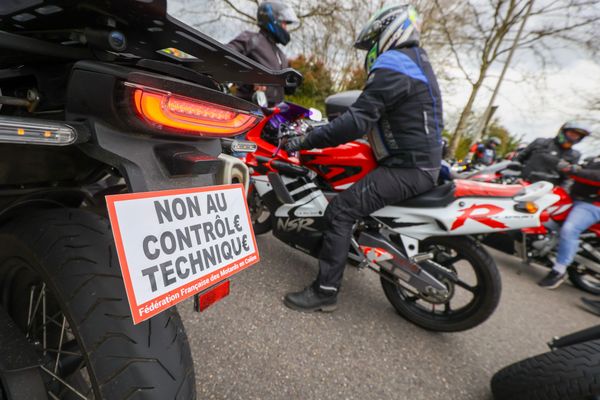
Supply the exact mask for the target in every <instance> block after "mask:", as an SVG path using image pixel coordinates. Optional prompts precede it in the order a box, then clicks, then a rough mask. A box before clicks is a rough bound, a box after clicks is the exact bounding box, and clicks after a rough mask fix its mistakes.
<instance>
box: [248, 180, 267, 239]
mask: <svg viewBox="0 0 600 400" xmlns="http://www.w3.org/2000/svg"><path fill="white" fill-rule="evenodd" d="M248 208H249V210H250V219H251V220H252V229H253V230H254V234H255V235H262V234H265V233H267V232H269V231H270V230H271V229H272V227H273V224H272V222H271V212H270V211H269V209H268V208H267V206H266V205H264V204H263V202H262V199H261V198H260V195H259V194H258V192H257V191H256V188H255V187H254V185H253V184H252V183H250V186H249V187H248Z"/></svg>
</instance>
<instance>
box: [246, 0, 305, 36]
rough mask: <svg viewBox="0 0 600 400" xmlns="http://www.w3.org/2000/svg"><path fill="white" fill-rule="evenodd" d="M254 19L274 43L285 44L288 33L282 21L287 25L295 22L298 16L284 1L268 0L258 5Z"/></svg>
mask: <svg viewBox="0 0 600 400" xmlns="http://www.w3.org/2000/svg"><path fill="white" fill-rule="evenodd" d="M256 21H257V22H258V26H260V27H261V28H262V29H264V30H265V32H267V33H268V34H269V35H270V36H271V37H272V38H273V40H275V42H276V43H281V44H282V45H284V46H285V45H287V44H288V43H289V42H290V34H289V32H288V31H287V29H285V27H284V25H282V23H283V22H285V23H286V24H287V25H292V24H296V23H297V22H298V17H297V16H296V13H295V12H294V9H293V8H292V7H291V6H290V5H289V4H287V3H286V2H285V1H283V0H269V1H263V2H261V3H260V4H259V5H258V9H257V11H256Z"/></svg>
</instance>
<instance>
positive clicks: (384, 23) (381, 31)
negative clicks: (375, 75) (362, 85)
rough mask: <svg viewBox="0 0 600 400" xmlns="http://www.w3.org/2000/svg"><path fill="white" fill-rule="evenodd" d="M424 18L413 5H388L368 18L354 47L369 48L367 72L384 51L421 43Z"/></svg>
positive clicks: (366, 63) (366, 64)
mask: <svg viewBox="0 0 600 400" xmlns="http://www.w3.org/2000/svg"><path fill="white" fill-rule="evenodd" d="M420 30H421V17H420V16H419V13H418V12H417V10H416V8H414V7H413V6H411V5H398V6H389V7H385V8H382V9H380V10H378V11H377V12H376V13H375V14H374V15H373V16H372V17H371V19H369V22H367V24H366V25H365V27H364V28H363V29H362V31H361V32H360V34H359V35H358V38H357V39H356V41H355V42H354V47H355V48H357V49H361V50H367V51H368V53H367V57H366V59H365V68H366V70H367V72H369V71H370V70H371V67H372V66H373V64H374V63H375V60H377V57H379V55H380V54H381V53H383V52H386V51H388V50H389V49H392V48H398V47H403V46H416V45H418V44H419V37H420Z"/></svg>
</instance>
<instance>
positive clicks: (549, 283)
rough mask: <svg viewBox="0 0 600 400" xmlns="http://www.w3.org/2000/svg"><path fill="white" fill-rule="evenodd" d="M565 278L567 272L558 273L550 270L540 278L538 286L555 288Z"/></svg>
mask: <svg viewBox="0 0 600 400" xmlns="http://www.w3.org/2000/svg"><path fill="white" fill-rule="evenodd" d="M565 279H567V273H566V272H565V273H562V274H561V273H560V272H556V271H555V270H552V271H550V272H549V273H548V275H546V276H545V277H544V278H543V279H542V280H540V281H539V282H538V286H540V287H543V288H544V289H556V288H557V287H559V286H560V285H561V284H562V283H563V282H564V281H565Z"/></svg>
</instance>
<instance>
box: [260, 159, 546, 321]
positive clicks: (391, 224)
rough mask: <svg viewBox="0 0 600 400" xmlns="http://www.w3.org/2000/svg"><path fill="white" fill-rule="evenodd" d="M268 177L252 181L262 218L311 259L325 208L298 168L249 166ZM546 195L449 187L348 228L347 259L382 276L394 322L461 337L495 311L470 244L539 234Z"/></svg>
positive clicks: (495, 276)
mask: <svg viewBox="0 0 600 400" xmlns="http://www.w3.org/2000/svg"><path fill="white" fill-rule="evenodd" d="M256 159H257V161H258V162H259V163H261V164H265V167H266V168H267V170H269V171H276V172H269V173H268V174H267V175H259V176H254V177H253V182H254V185H255V189H256V191H257V192H258V194H259V195H260V197H261V199H262V201H263V204H264V205H265V206H266V207H267V208H268V209H269V211H270V214H271V219H272V220H271V222H272V226H273V234H274V235H275V237H277V238H278V239H280V240H281V241H283V242H284V243H287V244H288V245H290V246H292V247H295V248H297V249H299V250H302V251H304V252H306V253H308V254H311V255H313V256H314V257H317V256H318V253H319V249H320V244H321V239H322V232H323V231H324V230H325V228H326V226H325V219H324V213H325V208H326V207H327V204H328V200H327V197H326V196H325V194H324V193H323V192H322V191H321V190H320V189H319V188H318V187H317V185H316V184H315V183H314V174H315V173H314V172H313V171H311V170H309V169H308V168H305V167H303V166H299V165H294V164H290V163H286V162H284V161H281V160H273V159H269V158H267V157H260V156H259V157H256ZM552 189H553V185H552V184H550V183H548V182H538V183H535V184H533V185H529V186H526V187H523V186H520V185H497V184H489V183H482V182H474V181H460V180H458V181H455V182H451V183H447V184H444V185H441V186H437V187H435V188H434V189H432V190H431V191H429V192H427V193H424V194H422V195H419V196H417V197H414V198H411V199H408V200H406V201H403V202H400V203H398V204H395V205H391V206H387V207H384V208H382V209H380V210H378V211H376V212H374V213H373V214H371V215H370V216H369V217H367V218H365V219H363V220H362V221H359V222H358V223H357V224H356V226H355V231H354V238H353V241H352V246H351V249H349V250H350V251H349V259H350V261H351V263H353V264H354V265H357V266H358V267H359V268H362V267H366V268H368V269H370V270H372V271H375V272H376V273H378V274H379V275H380V278H381V284H382V286H383V290H384V292H385V294H386V297H387V299H388V300H389V301H390V302H391V303H392V305H393V306H394V307H395V308H396V310H397V311H398V313H400V315H402V316H403V317H404V318H406V319H408V320H410V321H411V322H413V323H415V324H416V325H418V326H421V327H423V328H425V329H429V330H434V331H447V332H452V331H462V330H466V329H470V328H473V327H475V326H477V325H479V324H481V323H482V322H483V321H485V320H486V319H487V318H488V317H489V316H490V315H491V314H492V313H493V311H494V309H495V308H496V306H497V305H498V302H499V299H500V292H501V282H500V276H499V273H498V270H497V268H496V265H495V263H494V261H493V260H492V258H491V257H490V255H489V254H488V253H487V252H486V250H485V249H484V248H483V247H482V246H481V245H480V244H479V243H478V242H477V241H476V240H474V239H473V238H472V237H471V235H475V234H486V233H492V232H499V231H507V230H516V229H522V228H527V227H536V226H540V224H541V223H542V221H541V218H542V217H541V216H542V211H543V210H544V209H546V208H547V207H549V206H551V205H552V204H554V203H555V202H556V201H557V200H558V196H557V195H555V194H553V193H552Z"/></svg>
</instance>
